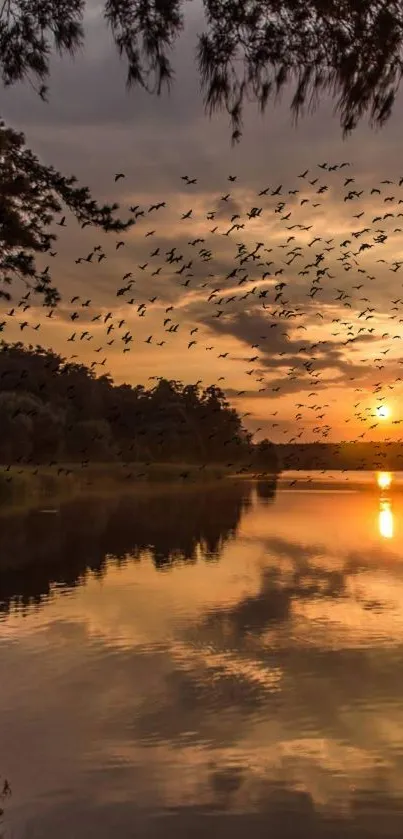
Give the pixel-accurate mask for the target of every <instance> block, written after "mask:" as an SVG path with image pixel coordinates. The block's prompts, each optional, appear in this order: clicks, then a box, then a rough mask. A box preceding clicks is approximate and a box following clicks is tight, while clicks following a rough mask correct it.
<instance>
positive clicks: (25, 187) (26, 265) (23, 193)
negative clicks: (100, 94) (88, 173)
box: [0, 122, 133, 306]
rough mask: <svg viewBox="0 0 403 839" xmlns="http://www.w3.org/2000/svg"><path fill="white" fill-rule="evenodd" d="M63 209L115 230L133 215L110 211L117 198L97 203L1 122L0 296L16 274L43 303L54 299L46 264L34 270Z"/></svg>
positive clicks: (84, 221)
mask: <svg viewBox="0 0 403 839" xmlns="http://www.w3.org/2000/svg"><path fill="white" fill-rule="evenodd" d="M63 209H64V210H65V211H68V210H69V211H70V212H71V213H72V214H73V215H74V216H75V217H76V219H77V220H78V222H80V223H81V225H86V224H92V225H96V226H97V227H100V228H102V229H103V230H105V231H111V230H113V231H115V232H120V231H122V230H125V229H126V228H127V227H129V226H130V225H131V224H132V221H133V220H132V219H129V220H128V221H126V222H123V221H121V220H120V219H117V218H116V217H115V211H116V210H117V209H118V205H117V204H112V205H109V204H104V205H99V204H97V202H96V201H94V199H93V198H92V197H91V194H90V191H89V189H88V187H80V186H77V179H76V178H75V177H74V176H71V177H65V176H64V175H62V174H61V173H60V172H58V171H56V169H54V168H53V167H52V166H45V165H43V164H42V163H40V162H39V160H38V158H37V157H36V156H35V155H34V154H33V153H32V152H31V151H30V149H28V148H27V147H26V145H25V139H24V135H23V134H22V133H18V132H16V131H14V130H13V129H11V128H7V127H6V125H5V124H4V122H0V297H3V298H6V299H9V298H10V293H9V291H8V286H10V285H11V283H12V282H13V280H15V279H20V280H21V281H22V282H23V283H24V284H25V285H26V286H28V287H30V288H32V289H33V290H34V291H35V292H38V293H40V294H42V295H43V298H44V303H45V305H47V306H53V305H55V304H56V303H57V302H58V300H59V293H58V291H57V288H56V287H55V286H54V285H53V284H52V277H51V273H50V271H49V268H48V267H46V268H45V269H44V270H42V271H38V270H37V267H36V262H35V254H38V253H46V252H47V251H49V250H50V248H51V246H52V242H54V241H55V239H56V235H55V233H51V232H50V230H49V226H50V224H51V223H52V222H53V221H54V218H55V216H56V214H59V213H60V212H61V211H62V210H63Z"/></svg>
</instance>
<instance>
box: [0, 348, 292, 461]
mask: <svg viewBox="0 0 403 839" xmlns="http://www.w3.org/2000/svg"><path fill="white" fill-rule="evenodd" d="M155 378H156V383H155V385H154V386H153V387H151V388H150V389H147V388H146V387H144V386H143V385H135V386H132V385H129V384H123V385H115V384H114V383H113V381H112V379H111V377H110V376H109V375H103V376H96V375H95V373H94V371H93V369H91V368H89V367H86V366H85V365H84V364H80V363H75V362H67V361H66V360H65V359H64V358H62V357H61V356H60V355H58V354H56V353H55V352H53V351H52V350H48V349H43V348H41V347H39V346H38V347H28V348H27V347H24V346H23V345H22V344H20V343H17V344H6V343H3V344H2V345H0V426H1V429H2V433H1V438H0V463H3V464H6V465H8V464H12V463H31V464H41V463H55V464H56V463H57V462H65V463H66V462H68V463H70V462H79V463H88V462H94V461H95V462H109V461H110V462H119V461H121V462H144V461H145V462H149V463H150V462H154V463H155V462H157V463H166V462H176V463H199V464H201V465H203V464H208V463H218V464H225V465H228V466H229V467H230V466H235V465H238V466H239V465H243V466H244V467H245V468H250V469H259V470H261V471H262V472H266V471H269V472H271V471H273V472H276V471H277V469H278V463H277V457H276V448H275V446H274V444H272V443H270V442H269V441H268V440H263V441H261V442H260V443H257V444H254V443H253V440H252V435H251V433H250V432H248V431H247V430H246V429H245V428H244V426H243V424H242V420H241V418H240V417H239V415H238V414H237V412H236V410H235V409H234V408H232V407H231V406H230V404H229V402H228V401H227V399H226V397H225V394H224V393H223V392H222V391H221V390H220V388H218V387H216V386H215V385H211V386H210V387H207V388H205V389H202V388H201V387H200V385H199V384H187V385H184V384H182V383H181V382H177V381H173V380H171V381H168V380H167V379H164V378H161V377H155Z"/></svg>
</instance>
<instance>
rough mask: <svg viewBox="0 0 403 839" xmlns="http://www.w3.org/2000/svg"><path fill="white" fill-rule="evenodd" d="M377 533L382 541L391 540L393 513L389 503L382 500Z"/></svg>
mask: <svg viewBox="0 0 403 839" xmlns="http://www.w3.org/2000/svg"><path fill="white" fill-rule="evenodd" d="M378 525H379V533H380V534H381V536H383V538H384V539H392V538H393V525H394V522H393V513H392V507H391V503H390V501H387V500H386V499H383V500H382V501H381V504H380V508H379V518H378Z"/></svg>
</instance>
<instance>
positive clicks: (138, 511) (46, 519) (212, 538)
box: [0, 481, 252, 612]
mask: <svg viewBox="0 0 403 839" xmlns="http://www.w3.org/2000/svg"><path fill="white" fill-rule="evenodd" d="M251 486H252V485H251V484H250V483H248V482H242V481H239V482H233V483H232V482H231V483H229V482H228V484H226V485H225V486H223V485H222V484H220V485H219V486H213V487H192V488H189V489H188V490H185V489H178V490H176V489H174V488H172V487H170V488H169V489H165V490H164V489H161V490H151V491H147V490H146V491H145V492H144V491H143V493H142V494H141V495H140V494H138V495H137V494H131V495H125V496H118V497H107V498H94V497H92V498H86V499H82V498H80V499H76V500H74V501H70V502H68V503H64V504H62V505H61V507H60V510H58V511H57V513H54V514H53V515H51V514H46V513H45V512H43V511H40V510H31V511H29V512H27V511H26V512H24V513H18V514H17V513H14V514H10V515H7V517H4V518H3V520H2V524H3V526H2V527H1V528H0V581H1V594H0V611H3V612H4V611H8V610H9V608H10V605H11V601H13V602H14V603H15V604H16V605H18V606H19V608H20V609H21V608H22V609H23V608H24V606H28V605H32V604H33V603H40V602H41V600H42V598H43V597H46V596H47V595H49V592H50V589H51V586H52V585H54V584H57V585H58V586H60V587H62V588H63V587H65V588H69V587H74V586H76V585H79V584H80V582H82V580H83V577H85V575H86V574H87V573H88V572H92V573H96V574H97V575H99V576H102V575H103V574H105V572H106V567H107V561H111V559H112V561H115V562H116V563H117V564H121V563H122V562H127V561H129V560H131V561H136V560H137V561H138V560H140V559H141V557H142V554H144V552H145V551H147V555H148V556H150V557H151V559H152V561H153V563H154V565H155V567H156V568H158V569H167V568H169V567H171V566H172V565H174V564H175V563H178V562H186V563H194V562H197V559H198V557H199V556H201V557H202V558H203V559H204V560H208V561H212V560H213V561H214V560H217V559H219V557H220V555H221V552H222V549H223V547H224V545H225V544H226V542H228V540H230V539H231V538H234V536H235V535H236V531H237V528H238V525H239V522H240V518H241V515H242V513H243V511H244V510H245V509H246V508H247V507H248V506H249V504H250V503H251V502H250V496H251Z"/></svg>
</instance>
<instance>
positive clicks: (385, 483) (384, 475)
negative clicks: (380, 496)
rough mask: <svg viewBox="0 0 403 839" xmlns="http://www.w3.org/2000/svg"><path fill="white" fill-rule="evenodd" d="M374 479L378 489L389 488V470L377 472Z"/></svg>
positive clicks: (390, 477) (390, 476) (390, 481)
mask: <svg viewBox="0 0 403 839" xmlns="http://www.w3.org/2000/svg"><path fill="white" fill-rule="evenodd" d="M376 481H377V484H378V486H379V489H389V487H390V485H391V483H392V475H391V473H390V472H378V474H377V476H376Z"/></svg>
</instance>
